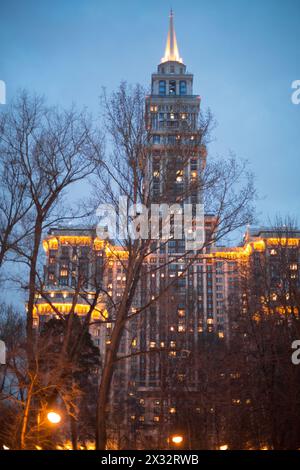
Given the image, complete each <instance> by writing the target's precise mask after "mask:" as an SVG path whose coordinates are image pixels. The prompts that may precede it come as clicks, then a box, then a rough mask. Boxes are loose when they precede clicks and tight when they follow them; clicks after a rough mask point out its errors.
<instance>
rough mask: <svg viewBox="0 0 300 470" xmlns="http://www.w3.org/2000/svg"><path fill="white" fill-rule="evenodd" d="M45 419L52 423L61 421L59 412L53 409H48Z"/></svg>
mask: <svg viewBox="0 0 300 470" xmlns="http://www.w3.org/2000/svg"><path fill="white" fill-rule="evenodd" d="M47 419H48V421H49V422H50V423H52V424H58V423H60V422H61V416H60V414H58V413H56V412H55V411H49V413H48V414H47Z"/></svg>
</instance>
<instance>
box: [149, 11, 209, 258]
mask: <svg viewBox="0 0 300 470" xmlns="http://www.w3.org/2000/svg"><path fill="white" fill-rule="evenodd" d="M199 112H200V96H198V95H194V94H193V75H192V74H191V73H188V72H187V68H186V65H185V64H184V63H183V60H182V58H181V57H180V54H179V48H178V44H177V39H176V33H175V28H174V15H173V12H172V10H171V12H170V18H169V31H168V36H167V43H166V48H165V54H164V57H163V58H162V59H161V62H160V64H159V65H158V67H157V72H156V73H153V74H152V79H151V95H149V96H148V97H147V98H146V116H147V126H148V131H149V140H150V144H151V149H152V155H151V163H150V169H149V181H151V183H150V186H151V190H152V194H153V200H154V201H155V202H156V201H157V202H158V201H159V202H165V203H167V204H173V203H174V202H179V201H181V202H184V203H190V204H193V205H195V204H198V203H201V202H202V196H201V191H200V189H199V188H200V178H201V173H202V171H203V169H204V167H205V160H206V149H205V146H204V145H202V142H201V131H200V129H199V125H198V122H199ZM172 244H173V245H174V246H173V247H172V250H173V251H174V252H181V251H183V250H184V249H185V247H184V241H181V243H180V242H179V241H178V242H175V241H174V242H172Z"/></svg>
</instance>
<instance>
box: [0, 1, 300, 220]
mask: <svg viewBox="0 0 300 470" xmlns="http://www.w3.org/2000/svg"><path fill="white" fill-rule="evenodd" d="M170 6H172V7H173V9H174V13H175V26H176V33H177V39H178V43H179V50H180V54H181V56H182V57H183V59H184V62H185V64H187V66H188V69H189V71H191V72H193V73H194V75H195V81H194V93H195V94H200V95H201V97H202V105H203V107H204V108H205V107H208V106H209V107H210V108H211V109H212V111H213V113H214V115H215V117H216V119H217V121H218V124H219V125H218V128H217V129H216V131H215V135H216V139H217V140H216V142H215V143H214V144H213V145H212V147H211V152H213V153H218V154H220V155H223V154H226V153H228V151H229V150H232V151H234V152H236V154H237V155H238V156H241V157H243V158H246V159H248V160H249V162H250V163H251V167H252V169H253V170H254V172H255V174H256V185H257V188H258V191H259V193H260V196H261V200H260V201H258V203H257V208H258V212H260V213H261V217H260V220H261V222H264V221H265V222H267V221H268V218H269V217H270V218H273V217H274V215H275V214H277V213H281V214H283V215H284V214H287V213H289V214H292V215H295V216H297V215H298V214H299V209H300V185H299V176H300V151H299V147H300V145H299V144H300V105H298V106H296V105H293V104H292V102H291V94H292V90H291V83H292V82H293V81H294V80H297V79H298V80H300V1H299V0H251V1H250V0H198V1H195V0H184V1H182V0H181V1H179V0H172V3H171V2H170V0H168V1H165V0H140V1H137V0H110V1H104V0H60V1H59V0H40V1H38V0H35V1H33V0H0V79H2V80H5V82H6V85H7V95H8V99H10V98H11V97H12V96H13V95H14V93H15V92H16V90H17V89H18V88H23V87H24V88H27V89H29V90H32V91H37V92H39V93H43V94H45V96H46V97H47V98H48V100H49V102H50V103H53V104H61V105H63V106H68V105H69V104H70V103H72V102H76V103H78V104H79V105H86V106H88V108H89V109H91V110H92V111H93V112H94V113H98V96H99V93H100V90H101V87H102V86H106V87H107V88H108V89H113V88H115V87H117V86H118V84H119V83H120V81H121V80H127V81H128V82H129V83H135V82H139V83H142V84H143V85H145V86H148V85H149V84H150V75H151V73H152V72H154V71H155V69H156V66H157V64H158V63H159V61H160V58H161V57H162V56H163V52H164V47H165V41H166V35H167V27H168V14H169V9H170Z"/></svg>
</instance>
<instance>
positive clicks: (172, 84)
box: [169, 80, 176, 95]
mask: <svg viewBox="0 0 300 470" xmlns="http://www.w3.org/2000/svg"><path fill="white" fill-rule="evenodd" d="M169 95H176V81H175V80H170V81H169Z"/></svg>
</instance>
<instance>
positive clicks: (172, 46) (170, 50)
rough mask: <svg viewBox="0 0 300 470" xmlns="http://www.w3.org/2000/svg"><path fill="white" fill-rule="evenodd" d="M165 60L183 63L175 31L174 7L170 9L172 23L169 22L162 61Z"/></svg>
mask: <svg viewBox="0 0 300 470" xmlns="http://www.w3.org/2000/svg"><path fill="white" fill-rule="evenodd" d="M164 62H180V63H183V61H182V59H181V57H180V55H179V50H178V45H177V39H176V33H175V28H174V14H173V10H172V9H171V11H170V23H169V31H168V37H167V44H166V50H165V55H164V57H163V58H162V59H161V63H164Z"/></svg>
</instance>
